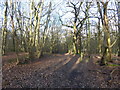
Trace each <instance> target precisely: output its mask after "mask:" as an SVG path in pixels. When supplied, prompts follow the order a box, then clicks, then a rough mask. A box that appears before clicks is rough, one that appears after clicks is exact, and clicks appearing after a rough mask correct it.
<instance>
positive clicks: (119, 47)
mask: <svg viewBox="0 0 120 90" xmlns="http://www.w3.org/2000/svg"><path fill="white" fill-rule="evenodd" d="M118 31H119V32H118V33H119V39H118V40H119V41H118V56H119V57H120V2H118Z"/></svg>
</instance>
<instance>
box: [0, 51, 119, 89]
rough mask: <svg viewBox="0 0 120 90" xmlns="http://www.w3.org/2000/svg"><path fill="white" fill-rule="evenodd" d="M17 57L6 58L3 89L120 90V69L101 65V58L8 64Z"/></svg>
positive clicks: (67, 57) (66, 57)
mask: <svg viewBox="0 0 120 90" xmlns="http://www.w3.org/2000/svg"><path fill="white" fill-rule="evenodd" d="M23 54H24V55H25V53H23ZM12 55H13V57H12ZM20 55H21V56H22V54H20ZM14 56H15V55H14V54H11V55H7V56H3V84H2V85H3V88H22V87H23V88H36V87H39V88H47V87H50V88H58V87H72V88H76V87H77V88H119V87H120V76H119V74H120V67H119V66H112V67H110V66H99V65H98V64H97V63H96V62H97V61H98V60H99V57H100V56H97V55H91V56H90V57H87V56H86V57H85V58H84V59H83V60H82V61H81V60H80V58H79V55H70V54H53V55H45V56H43V57H42V58H41V59H39V60H35V61H34V62H30V63H28V64H21V65H16V64H15V63H9V64H8V63H7V60H9V58H10V57H12V58H15V57H14ZM117 63H118V62H117Z"/></svg>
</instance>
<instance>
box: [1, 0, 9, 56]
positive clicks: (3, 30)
mask: <svg viewBox="0 0 120 90" xmlns="http://www.w3.org/2000/svg"><path fill="white" fill-rule="evenodd" d="M5 6H6V8H5V12H4V14H5V15H4V26H3V28H2V54H3V55H4V54H5V53H6V48H7V47H6V42H7V11H8V1H7V0H6V2H5Z"/></svg>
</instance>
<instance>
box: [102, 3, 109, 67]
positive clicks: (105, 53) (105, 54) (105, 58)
mask: <svg viewBox="0 0 120 90" xmlns="http://www.w3.org/2000/svg"><path fill="white" fill-rule="evenodd" d="M102 5H103V15H104V17H103V21H104V23H103V29H104V51H103V56H102V59H101V65H104V64H107V62H108V61H111V47H110V45H111V40H110V32H109V26H108V18H107V5H108V2H106V3H102Z"/></svg>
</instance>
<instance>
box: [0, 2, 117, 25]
mask: <svg viewBox="0 0 120 90" xmlns="http://www.w3.org/2000/svg"><path fill="white" fill-rule="evenodd" d="M13 1H21V2H24V4H22V6H23V7H22V8H24V10H25V11H29V6H28V2H30V0H13ZM34 1H35V2H36V3H38V2H39V1H41V0H34ZM44 1H45V2H46V3H45V5H47V4H49V2H50V1H52V4H53V5H57V7H56V8H55V10H54V12H53V14H52V16H53V17H56V18H57V19H58V18H59V16H58V13H59V14H60V16H61V15H63V14H64V13H66V12H67V11H71V8H69V7H66V2H67V1H69V0H44ZM72 1H87V0H72ZM88 1H91V0H88ZM102 1H106V0H102ZM110 1H111V2H112V1H115V0H110ZM4 2H5V0H0V18H3V15H4V14H3V13H4V7H3V4H4ZM25 2H27V3H25ZM109 6H110V7H109V8H112V7H114V6H115V5H114V4H113V5H112V6H111V3H109ZM90 12H91V13H96V12H97V8H91V9H90ZM91 15H93V14H91ZM95 15H96V14H95ZM81 16H83V14H81ZM73 17H74V15H73V14H72V13H70V12H67V14H65V15H64V16H63V17H62V20H63V21H66V20H68V19H70V18H73ZM0 20H1V19H0ZM97 20H98V19H96V18H91V19H90V21H91V22H93V21H94V22H97ZM0 23H1V22H0Z"/></svg>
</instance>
